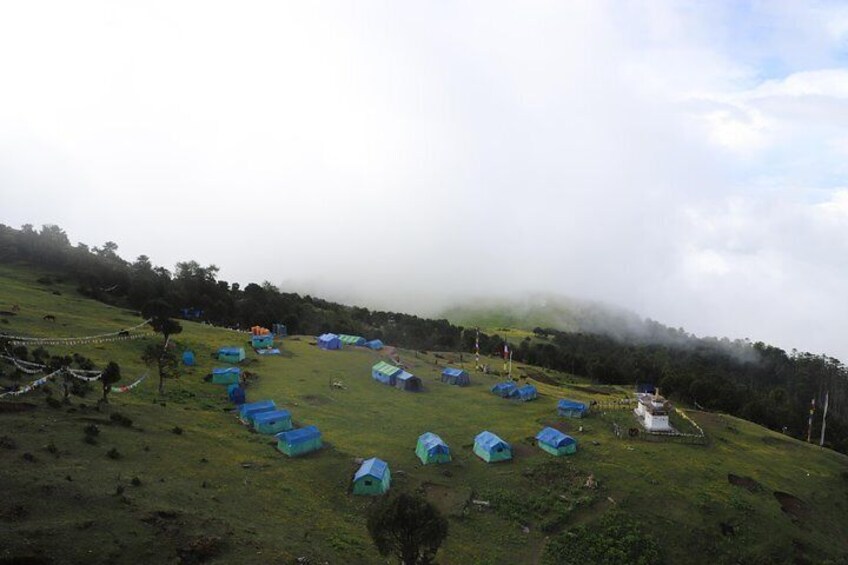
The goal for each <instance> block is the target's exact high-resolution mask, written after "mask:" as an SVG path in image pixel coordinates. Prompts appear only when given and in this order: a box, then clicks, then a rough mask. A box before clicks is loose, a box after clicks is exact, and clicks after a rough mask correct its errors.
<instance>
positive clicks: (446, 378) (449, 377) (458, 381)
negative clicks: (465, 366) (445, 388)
mask: <svg viewBox="0 0 848 565" xmlns="http://www.w3.org/2000/svg"><path fill="white" fill-rule="evenodd" d="M442 382H443V383H448V384H449V385H459V386H468V385H470V384H471V378H470V377H469V376H468V372H467V371H464V370H462V369H454V368H452V367H447V368H445V370H444V371H442Z"/></svg>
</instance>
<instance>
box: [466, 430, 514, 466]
mask: <svg viewBox="0 0 848 565" xmlns="http://www.w3.org/2000/svg"><path fill="white" fill-rule="evenodd" d="M474 454H475V455H477V457H479V458H480V459H482V460H483V461H485V462H486V463H495V462H497V461H506V460H508V459H512V447H511V446H510V445H509V444H508V443H507V442H505V441H504V440H502V439H501V438H499V437H498V436H496V435H495V434H493V433H492V432H480V433H479V434H477V437H475V438H474Z"/></svg>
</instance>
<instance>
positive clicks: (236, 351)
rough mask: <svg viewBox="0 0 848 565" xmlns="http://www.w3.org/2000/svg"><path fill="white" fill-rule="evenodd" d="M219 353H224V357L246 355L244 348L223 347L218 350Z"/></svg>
mask: <svg viewBox="0 0 848 565" xmlns="http://www.w3.org/2000/svg"><path fill="white" fill-rule="evenodd" d="M218 353H223V354H224V355H239V354H242V353H244V348H243V347H222V348H221V349H219V350H218Z"/></svg>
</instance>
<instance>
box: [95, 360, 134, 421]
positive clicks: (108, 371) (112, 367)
mask: <svg viewBox="0 0 848 565" xmlns="http://www.w3.org/2000/svg"><path fill="white" fill-rule="evenodd" d="M120 380H121V367H120V366H118V364H117V363H115V362H114V361H109V364H108V365H106V368H105V369H104V370H103V375H102V376H101V377H100V384H101V386H102V387H103V402H108V401H109V399H108V394H109V391H110V390H112V385H113V384H115V383H116V382H118V381H120ZM114 415H115V414H112V416H114ZM113 420H114V418H113ZM130 425H132V422H130Z"/></svg>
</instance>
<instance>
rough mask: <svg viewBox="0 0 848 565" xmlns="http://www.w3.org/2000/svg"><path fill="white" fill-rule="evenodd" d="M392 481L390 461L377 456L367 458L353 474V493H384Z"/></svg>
mask: <svg viewBox="0 0 848 565" xmlns="http://www.w3.org/2000/svg"><path fill="white" fill-rule="evenodd" d="M391 481H392V474H391V472H390V471H389V464H388V463H386V462H385V461H383V460H382V459H377V458H376V457H372V458H371V459H366V460H365V461H363V462H362V465H360V467H359V469H358V470H357V471H356V473H355V474H354V475H353V494H368V495H374V494H383V493H384V492H386V491H387V490H389V486H390V485H391Z"/></svg>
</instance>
